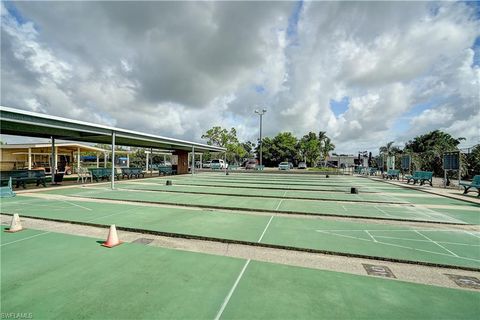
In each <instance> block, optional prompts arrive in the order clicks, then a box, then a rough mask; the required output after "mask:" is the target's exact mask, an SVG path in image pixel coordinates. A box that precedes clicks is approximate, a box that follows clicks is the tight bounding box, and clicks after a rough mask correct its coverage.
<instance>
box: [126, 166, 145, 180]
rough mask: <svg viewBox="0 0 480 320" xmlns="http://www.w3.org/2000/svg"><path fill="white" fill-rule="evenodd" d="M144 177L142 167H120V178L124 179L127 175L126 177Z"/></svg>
mask: <svg viewBox="0 0 480 320" xmlns="http://www.w3.org/2000/svg"><path fill="white" fill-rule="evenodd" d="M140 176H142V178H145V172H143V169H142V168H122V178H124V179H125V177H127V178H128V179H131V178H140Z"/></svg>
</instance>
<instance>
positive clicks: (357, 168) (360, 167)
mask: <svg viewBox="0 0 480 320" xmlns="http://www.w3.org/2000/svg"><path fill="white" fill-rule="evenodd" d="M363 169H364V168H363V167H362V166H358V167H356V168H355V173H357V174H361V173H362V172H363Z"/></svg>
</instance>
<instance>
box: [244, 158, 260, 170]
mask: <svg viewBox="0 0 480 320" xmlns="http://www.w3.org/2000/svg"><path fill="white" fill-rule="evenodd" d="M256 167H257V160H256V159H250V160H248V161H247V162H246V163H245V170H248V169H252V170H253V169H255V168H256Z"/></svg>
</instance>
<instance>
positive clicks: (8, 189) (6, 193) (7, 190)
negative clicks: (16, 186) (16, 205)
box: [0, 177, 15, 198]
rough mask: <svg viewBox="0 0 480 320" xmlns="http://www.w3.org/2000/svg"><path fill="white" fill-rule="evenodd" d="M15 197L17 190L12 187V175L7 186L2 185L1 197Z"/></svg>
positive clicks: (0, 189) (0, 188)
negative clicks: (14, 190)
mask: <svg viewBox="0 0 480 320" xmlns="http://www.w3.org/2000/svg"><path fill="white" fill-rule="evenodd" d="M11 197H15V192H13V188H12V177H10V178H9V179H8V184H7V185H6V186H5V187H1V186H0V198H11Z"/></svg>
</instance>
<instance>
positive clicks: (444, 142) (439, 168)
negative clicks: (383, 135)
mask: <svg viewBox="0 0 480 320" xmlns="http://www.w3.org/2000/svg"><path fill="white" fill-rule="evenodd" d="M464 140H465V138H462V137H459V138H455V137H453V136H452V135H450V134H449V133H446V132H443V131H441V130H434V131H431V132H428V133H426V134H423V135H419V136H416V137H414V138H413V139H412V140H409V141H408V142H407V143H405V145H404V146H403V147H400V146H397V145H395V142H394V141H390V142H389V143H387V144H386V145H385V146H382V147H380V149H379V152H380V155H383V156H396V157H395V167H396V168H400V165H401V158H402V155H410V156H411V162H412V171H415V170H422V171H433V173H434V175H435V176H439V177H443V174H444V172H443V154H444V153H445V152H450V151H460V149H459V145H460V143H461V142H462V141H464ZM460 155H461V158H460V162H461V175H462V177H467V176H470V177H471V176H473V175H475V174H480V145H479V144H477V145H475V146H473V147H472V148H471V150H470V152H467V153H462V152H461V153H460ZM372 165H373V164H372ZM448 175H449V177H453V176H454V175H457V174H456V173H454V172H448Z"/></svg>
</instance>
